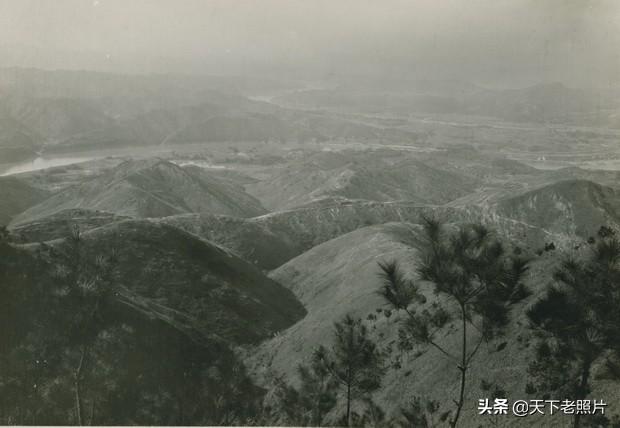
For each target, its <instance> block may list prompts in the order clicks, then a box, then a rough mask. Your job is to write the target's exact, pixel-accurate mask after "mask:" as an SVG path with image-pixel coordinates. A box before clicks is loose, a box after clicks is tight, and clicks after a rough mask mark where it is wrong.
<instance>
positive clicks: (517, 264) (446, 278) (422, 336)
mask: <svg viewBox="0 0 620 428" xmlns="http://www.w3.org/2000/svg"><path fill="white" fill-rule="evenodd" d="M422 220H423V221H422V224H423V226H424V239H423V240H422V242H421V245H420V248H419V250H420V252H421V263H420V265H419V268H418V270H417V271H418V274H419V277H420V279H422V280H426V281H430V282H432V284H433V285H434V291H435V293H436V294H438V295H441V296H443V297H444V299H443V301H442V303H440V302H439V301H437V302H434V303H432V304H431V305H428V307H425V308H423V309H422V310H420V311H415V310H414V309H413V308H412V305H413V304H414V303H417V304H419V305H424V304H425V303H426V297H425V296H424V295H423V294H422V293H421V292H420V290H419V287H418V285H417V283H416V282H415V281H413V280H410V279H407V278H406V277H405V275H404V274H403V273H402V270H401V268H400V266H399V265H398V264H397V263H396V262H393V261H392V262H385V263H379V266H380V268H381V271H380V277H381V279H382V283H383V284H382V287H381V289H380V294H381V295H382V296H383V297H384V299H385V300H386V302H387V303H388V304H389V305H390V306H391V307H392V308H393V309H395V310H399V311H402V312H404V313H405V314H406V318H405V320H404V322H403V324H402V325H401V328H400V330H399V338H400V345H401V348H404V349H411V348H412V347H413V346H414V345H416V344H427V345H430V346H432V347H434V348H435V349H437V350H438V351H439V352H440V353H441V354H442V355H443V356H444V357H446V358H449V359H450V360H452V361H454V362H455V363H456V367H457V369H458V372H459V374H460V376H459V377H460V387H459V395H458V398H457V399H456V400H454V401H455V404H456V409H455V412H454V414H453V416H452V418H451V420H450V426H451V427H455V426H456V425H457V422H458V420H459V417H460V414H461V410H462V408H463V405H464V402H465V401H464V400H465V390H466V385H467V372H468V369H469V367H470V365H471V362H472V360H473V359H474V357H475V356H476V354H477V352H478V351H479V349H480V346H481V345H482V344H483V342H485V341H488V340H490V339H491V338H492V337H493V336H494V335H496V334H498V333H500V332H501V329H502V327H503V326H505V325H506V323H507V322H508V312H509V308H510V305H511V304H513V303H515V302H517V301H519V300H520V299H522V298H524V297H525V296H526V295H527V291H526V289H525V287H524V286H523V284H522V283H521V279H522V277H523V275H524V273H525V272H526V271H527V262H526V260H524V259H522V258H520V257H518V256H516V255H511V254H509V253H508V251H507V250H506V248H505V247H504V245H503V244H502V242H501V241H500V240H498V239H497V238H495V237H494V236H493V234H492V233H491V231H489V230H488V229H487V228H486V227H484V226H483V225H481V224H472V225H462V226H460V227H459V228H456V229H455V230H448V229H447V227H445V226H444V225H443V224H442V223H441V222H439V221H437V220H435V219H431V218H423V219H422ZM453 318H456V320H457V322H458V325H459V327H460V330H461V331H460V332H461V341H460V347H459V349H458V350H452V349H445V348H444V346H442V345H441V343H439V342H438V340H437V337H436V335H437V332H438V331H439V330H440V329H441V328H442V327H444V326H445V325H446V324H447V323H449V322H450V321H451V320H453ZM469 327H473V330H474V331H476V332H478V335H479V337H478V339H477V341H476V343H475V344H474V345H473V346H472V344H470V343H469V336H470V335H469Z"/></svg>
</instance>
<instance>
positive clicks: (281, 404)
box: [274, 353, 338, 427]
mask: <svg viewBox="0 0 620 428" xmlns="http://www.w3.org/2000/svg"><path fill="white" fill-rule="evenodd" d="M297 372H298V374H299V378H300V381H301V385H300V387H299V389H296V388H294V387H292V386H290V385H289V384H287V383H286V381H285V380H284V379H283V378H282V377H280V376H276V377H275V378H274V383H275V389H274V390H275V395H276V398H277V401H276V402H277V407H278V410H279V413H280V415H279V417H280V418H281V419H284V422H286V423H288V424H290V425H295V426H316V427H318V426H321V425H322V423H323V419H324V418H325V415H326V414H327V413H329V412H330V411H331V410H332V409H333V408H334V407H335V406H336V401H337V397H336V392H337V387H338V386H337V384H336V382H335V379H334V378H333V377H332V375H331V373H330V372H329V371H328V370H327V369H326V367H325V365H324V364H323V362H322V360H320V359H319V356H318V355H317V354H316V353H315V354H313V358H312V360H311V362H310V364H309V365H303V364H300V365H299V366H298V368H297Z"/></svg>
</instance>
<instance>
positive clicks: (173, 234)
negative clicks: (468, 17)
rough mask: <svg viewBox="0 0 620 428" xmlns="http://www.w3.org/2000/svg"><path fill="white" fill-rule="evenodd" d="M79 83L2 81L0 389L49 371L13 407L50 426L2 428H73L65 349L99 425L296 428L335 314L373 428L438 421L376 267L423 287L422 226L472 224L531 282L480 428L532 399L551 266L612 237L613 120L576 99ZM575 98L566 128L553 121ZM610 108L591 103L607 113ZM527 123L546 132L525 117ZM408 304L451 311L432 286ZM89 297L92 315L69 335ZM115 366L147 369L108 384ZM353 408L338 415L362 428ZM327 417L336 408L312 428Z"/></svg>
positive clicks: (617, 152)
mask: <svg viewBox="0 0 620 428" xmlns="http://www.w3.org/2000/svg"><path fill="white" fill-rule="evenodd" d="M74 73H77V72H62V71H57V72H49V73H47V72H44V71H33V70H30V71H27V72H26V71H24V72H23V73H21V72H17V71H15V70H0V89H2V92H0V94H2V95H1V96H0V100H2V101H3V108H2V109H0V165H1V167H0V173H1V174H2V176H1V177H0V225H3V226H5V228H4V229H3V234H2V237H1V241H0V250H1V251H2V252H3V256H2V257H3V259H2V260H3V262H2V263H3V264H2V275H3V276H2V278H3V281H4V282H3V287H5V288H3V290H2V293H5V294H3V296H6V298H7V299H9V300H10V301H11V302H13V303H10V304H9V303H7V304H6V305H7V308H6V309H7V311H5V312H6V314H4V315H3V317H5V318H6V319H4V321H5V322H6V323H7V324H9V325H15V326H20V327H19V329H16V331H17V330H19V331H20V332H21V333H20V334H21V336H14V335H7V337H4V336H3V337H2V345H3V348H2V349H5V350H7V351H3V352H2V353H1V354H2V355H0V358H2V362H3V363H6V364H7V367H8V366H9V365H10V366H11V367H13V369H11V370H12V372H11V376H13V378H11V379H12V380H11V382H12V383H3V382H4V381H0V390H2V391H5V388H7V389H6V391H9V389H10V388H13V386H10V385H17V386H14V388H17V389H15V390H16V391H17V390H19V391H21V390H20V389H19V388H23V387H24V385H23V384H22V383H20V382H21V381H22V379H24V378H27V379H29V378H30V377H31V376H35V374H33V373H34V372H35V371H36V370H35V369H34V368H33V367H31V366H29V365H28V364H25V365H20V364H19V361H20V360H19V356H20V355H24V354H27V355H29V357H28V358H31V359H32V358H35V357H36V356H37V355H38V356H41V358H44V357H45V358H48V359H49V366H46V369H45V370H43V371H42V372H40V373H39V372H37V373H36V376H38V377H37V379H40V385H41V386H40V390H37V391H35V392H34V393H32V395H28V394H26V393H22V392H19V394H22V395H20V397H21V398H20V399H21V400H22V401H21V402H20V403H22V404H23V403H30V401H28V400H43V401H44V405H43V406H42V409H43V410H41V412H40V413H37V414H35V413H29V414H28V418H30V419H19V417H20V416H19V412H21V411H22V410H21V408H19V409H18V407H15V406H13V407H11V406H12V404H11V403H9V402H7V403H4V402H3V403H2V406H4V407H3V409H5V410H3V411H5V412H6V414H10V417H11V418H13V419H10V420H9V419H6V420H3V421H5V422H6V421H8V422H7V423H9V424H10V422H13V421H18V422H20V423H27V424H32V423H39V424H45V423H48V422H54V423H56V422H58V423H62V424H75V423H76V420H75V419H74V418H75V416H73V413H72V410H71V409H72V403H71V398H70V395H69V392H70V391H71V386H70V383H71V378H72V377H71V376H73V375H72V374H71V367H73V365H75V363H76V361H79V357H78V355H79V350H80V349H82V351H81V352H85V351H84V350H85V349H88V352H89V353H90V355H91V359H92V360H91V361H92V363H91V365H90V366H89V368H88V369H87V370H88V376H90V379H92V385H93V386H92V387H90V389H88V392H87V393H86V396H85V398H84V400H85V403H91V404H92V406H93V407H96V408H97V410H96V412H95V416H91V418H92V420H91V421H94V422H96V423H97V424H109V423H111V424H116V423H120V424H129V425H131V424H145V425H147V424H173V425H196V424H212V425H220V424H222V425H235V424H237V425H241V424H252V425H261V424H268V425H287V424H291V421H290V420H289V419H286V412H285V411H284V410H282V409H281V406H282V402H281V400H278V398H277V394H278V393H280V390H279V389H278V387H277V385H276V383H277V382H276V380H277V379H284V381H285V383H286V384H290V385H292V387H294V388H295V387H297V388H299V387H300V385H301V380H300V378H299V373H298V366H299V365H300V364H306V365H307V364H310V362H311V358H312V354H313V351H314V350H315V349H317V348H318V347H319V346H321V345H325V346H327V345H328V344H329V341H330V337H331V335H332V332H333V328H334V323H337V322H338V321H339V320H341V319H343V317H345V315H347V314H348V315H352V316H354V317H356V318H360V319H361V320H362V321H361V322H363V324H364V325H365V326H366V328H367V329H368V331H369V337H370V338H371V339H372V340H373V342H374V343H376V346H377V348H378V349H380V350H381V353H382V355H383V357H384V363H385V367H384V374H383V379H382V383H381V387H380V388H379V389H378V390H377V391H375V392H374V394H373V395H372V400H374V401H373V402H374V403H376V404H377V405H378V406H380V407H381V409H383V411H384V412H385V415H387V416H386V417H387V418H398V417H400V416H399V414H400V413H399V412H401V410H402V408H403V407H405V406H407V405H408V404H410V403H411V400H412V399H413V398H414V397H424V398H425V399H428V400H437V401H438V402H439V403H440V404H439V405H438V409H436V412H435V413H436V415H435V416H436V417H440V416H441V415H448V414H450V411H451V408H452V403H451V401H450V400H449V399H448V398H449V397H451V395H450V394H454V391H456V388H457V387H458V382H457V378H456V377H455V367H454V364H453V362H451V361H449V360H440V359H439V354H438V351H437V349H435V348H433V347H429V346H424V345H421V346H416V347H415V348H414V349H411V350H407V351H403V350H402V349H400V348H398V342H399V340H400V339H399V333H398V330H399V326H400V325H401V323H402V322H404V321H405V319H406V316H405V315H403V314H402V313H396V312H395V311H390V310H388V308H387V305H386V302H385V301H384V299H382V297H381V296H380V295H379V293H378V290H379V288H380V286H381V281H380V280H379V277H378V274H379V267H378V266H379V265H378V263H379V262H386V261H388V260H393V261H397V262H399V263H400V264H401V265H402V266H403V269H404V274H405V275H406V277H407V278H417V275H418V273H419V269H418V268H419V267H420V265H421V264H422V263H423V262H424V259H425V258H424V256H423V255H422V253H421V250H420V248H421V243H423V242H424V234H423V231H424V224H425V219H428V218H436V219H439V220H441V221H442V222H443V223H445V224H447V225H448V227H449V228H458V227H462V226H463V225H470V224H480V225H484V226H485V227H487V228H488V229H489V230H490V231H491V232H490V234H491V235H492V236H494V237H497V238H498V239H500V240H501V241H502V242H503V243H504V245H505V246H506V249H505V251H506V252H507V253H510V254H518V255H520V256H523V257H524V258H527V260H528V263H529V264H528V266H529V269H528V270H527V272H526V273H525V276H524V278H523V284H524V286H525V287H526V288H527V289H528V290H529V294H528V295H527V296H526V297H523V299H522V300H520V301H518V302H517V303H516V304H515V305H514V307H512V308H511V311H510V313H509V315H508V318H507V321H506V325H505V330H504V332H503V335H499V336H495V337H493V338H490V339H489V340H488V341H485V342H484V343H483V345H481V348H480V349H481V351H480V354H479V359H477V360H476V362H475V364H474V363H472V365H471V367H470V372H469V376H470V383H469V384H468V385H469V386H468V390H467V392H466V395H465V397H466V399H467V400H468V401H466V406H465V407H464V408H463V415H462V416H461V418H462V419H461V422H460V424H459V426H462V427H472V428H474V427H478V426H480V418H479V417H478V415H477V414H476V409H475V403H476V402H477V399H478V398H479V397H481V396H482V395H483V394H485V393H486V392H485V391H484V390H483V389H482V387H481V386H480V385H484V382H490V381H493V382H495V383H497V384H501V385H502V388H503V389H504V392H505V395H506V397H509V398H513V399H517V398H522V397H523V396H525V394H526V393H525V391H526V390H527V388H528V384H529V378H528V376H525V375H524V373H525V372H526V371H527V370H528V364H529V362H530V361H531V358H532V353H533V352H534V351H533V350H534V346H531V347H530V344H531V343H534V341H535V340H536V337H535V333H534V332H533V331H532V330H531V329H530V328H529V327H528V319H527V317H526V312H527V308H529V307H531V306H532V305H534V304H535V303H536V302H537V301H538V300H539V299H540V298H541V297H542V296H544V295H545V292H546V289H547V287H548V286H550V285H552V284H554V281H555V279H554V276H553V271H554V269H556V268H557V267H558V266H559V265H560V263H561V260H563V258H564V257H566V256H571V257H576V258H578V259H582V258H584V257H585V255H584V254H587V252H588V250H589V249H590V248H592V245H594V243H595V242H599V241H601V239H602V238H601V233H602V232H601V230H602V231H607V232H606V233H608V234H609V235H614V234H620V168H619V167H618V162H619V161H618V159H620V130H619V129H618V126H617V124H615V122H613V117H615V116H613V115H611V114H610V115H608V116H604V115H603V116H602V113H601V115H599V116H596V115H595V117H591V116H590V115H589V114H590V113H592V114H593V115H594V114H595V113H596V110H592V111H591V110H589V109H590V108H591V101H588V100H590V99H591V97H593V96H594V95H593V94H592V93H588V94H585V95H584V94H581V93H579V94H576V93H575V91H574V90H572V89H569V88H566V87H563V86H557V85H550V86H548V87H537V88H535V89H532V88H524V89H523V90H519V91H516V90H515V91H514V93H510V94H509V93H507V92H505V91H491V90H484V89H482V88H479V87H476V86H469V85H465V86H463V85H458V88H459V89H458V91H457V92H458V93H459V94H461V95H459V97H461V96H462V97H464V98H463V99H458V97H457V98H455V99H452V98H450V97H451V95H449V94H448V95H446V94H443V93H442V92H443V91H445V90H446V88H447V87H449V85H448V84H447V83H446V84H441V83H437V86H436V87H434V89H433V87H429V88H427V89H426V91H427V92H433V91H434V93H433V94H428V93H427V94H426V95H424V96H422V95H423V94H422V95H421V94H420V93H418V92H419V91H421V89H420V88H418V89H416V90H415V91H414V90H413V89H411V88H410V89H411V91H412V92H407V91H405V92H403V93H402V94H401V95H400V96H396V95H395V94H393V93H390V94H388V95H386V96H385V97H383V98H382V97H379V94H378V93H377V92H373V93H369V92H364V91H361V90H359V88H348V87H346V86H342V87H338V88H336V89H332V87H331V86H329V85H327V84H326V85H325V86H323V87H319V88H315V89H304V90H294V89H291V88H286V87H276V88H275V89H274V88H272V92H271V93H269V94H267V93H266V92H265V91H262V93H263V95H262V96H256V95H255V92H256V90H247V91H246V92H245V93H244V91H243V90H230V89H229V88H228V86H227V85H226V84H222V82H219V81H218V80H217V79H211V80H209V79H207V78H205V79H198V78H189V77H177V78H176V80H175V79H174V78H173V77H171V76H159V77H155V76H151V77H150V78H144V79H139V78H138V77H136V76H121V75H105V74H90V73H88V72H84V74H83V75H81V77H80V85H73V84H72V79H73V78H74V77H75V75H74ZM20 79H21V80H22V83H21V84H20V83H19V81H20ZM33 81H36V82H37V84H36V85H34V84H33V83H32V82H33ZM137 82H139V84H138V83H137ZM246 84H248V85H250V83H248V82H246ZM24 85H26V86H27V87H29V88H30V90H29V91H27V93H24V92H23V87H24ZM299 85H301V86H299V87H305V88H307V87H308V86H307V84H306V85H305V86H304V83H303V82H299ZM276 86H277V85H276ZM283 86H285V85H283ZM250 87H251V85H250ZM455 90H456V89H455ZM416 91H417V92H416ZM459 91H460V92H459ZM540 91H542V92H544V94H546V95H545V96H543V97H542V98H541V95H540ZM58 92H62V94H64V95H62V96H61V94H59V93H58ZM252 93H254V95H252ZM596 94H598V92H597V93H595V95H596ZM509 95H511V96H509ZM615 96H616V97H617V95H615ZM440 97H448V98H450V99H448V98H446V99H443V98H441V99H440ZM579 97H583V99H585V100H586V101H584V104H583V105H580V110H579V111H580V112H581V114H579V115H577V116H576V117H575V115H572V113H571V111H565V108H569V107H570V108H573V107H574V105H573V104H571V103H570V102H569V101H570V100H573V99H577V98H579ZM579 99H581V98H579ZM515 100H516V101H515ZM566 100H569V101H566ZM457 101H458V103H457ZM562 101H566V102H567V103H568V107H566V105H565V104H563V103H562ZM617 101H618V98H613V97H606V98H605V102H606V103H608V104H609V106H611V107H610V108H612V107H613V108H618V106H620V104H617ZM455 103H456V104H455ZM495 105H499V106H500V108H498V109H497V111H495V110H493V108H492V106H495ZM541 106H542V107H545V108H546V109H547V110H545V111H546V113H545V114H544V115H542V116H539V115H537V114H534V113H532V111H539V109H540V108H542V107H541ZM537 109H538V110H537ZM616 236H617V235H616ZM502 251H504V250H502ZM108 259H109V260H108ZM27 266H31V268H27ZM108 270H109V271H108ZM416 281H417V279H416ZM421 292H422V294H423V295H424V296H425V299H427V301H428V302H439V303H442V304H443V303H445V301H444V300H442V299H443V298H442V297H438V296H437V295H436V294H434V292H433V288H432V286H431V284H430V283H429V282H428V281H422V285H421ZM9 300H7V301H9ZM93 301H94V302H97V303H96V307H97V308H99V305H102V306H101V308H102V309H101V313H97V316H94V315H92V314H91V315H88V314H86V315H80V316H81V317H85V318H80V319H78V320H77V321H76V320H75V319H73V318H71V317H70V316H69V315H70V314H71V313H74V312H75V313H77V314H81V312H80V311H79V310H78V309H77V308H79V307H86V308H89V307H90V306H88V305H89V304H90V303H89V302H93ZM428 305H430V303H429V304H428ZM428 305H427V306H428ZM46 307H49V308H52V309H50V311H47V312H46V311H45V310H43V311H41V308H46ZM31 308H37V309H36V310H37V311H39V312H37V315H36V316H35V317H34V318H33V319H32V320H30V319H29V315H28V312H29V311H31ZM98 310H99V309H97V311H98ZM420 310H421V309H420ZM93 313H95V312H93ZM90 316H92V319H91V318H89V317H90ZM76 322H77V323H78V324H79V323H82V324H84V325H88V326H89V328H92V331H93V333H92V335H91V336H89V339H88V341H87V342H83V340H86V339H80V338H79V337H81V336H79V337H78V338H73V336H72V338H70V339H67V338H65V337H64V336H63V335H62V334H61V333H59V332H63V331H65V330H66V331H70V330H71V328H73V327H71V326H72V325H74V323H76ZM459 328H460V327H459V326H458V325H457V324H455V322H449V323H447V324H446V325H443V326H441V327H440V328H438V330H437V332H436V334H437V335H438V337H440V339H439V342H440V344H441V346H443V347H445V348H446V349H449V350H454V349H457V348H458V345H459V340H460V339H459ZM22 330H23V331H22ZM22 333H23V334H22ZM469 334H470V336H471V337H468V338H469V339H470V340H472V341H473V340H474V339H476V338H477V333H475V332H472V331H470V333H469ZM160 336H161V337H160ZM138 337H139V338H138ZM48 342H49V343H48ZM481 343H482V342H481ZM86 344H87V345H86ZM55 349H62V351H58V352H60V353H58V352H56V351H54V350H55ZM62 355H64V357H61V356H62ZM37 358H38V357H37ZM76 359H77V360H76ZM167 360H169V361H172V362H173V365H174V366H173V367H172V369H170V370H168V369H165V368H164V366H165V365H166V364H167V362H166V361H167ZM593 364H594V369H593V371H594V373H595V378H596V380H595V381H594V382H593V388H592V394H593V395H596V396H597V397H604V398H605V399H606V400H607V401H608V402H610V403H614V402H617V399H618V398H620V397H619V396H618V395H619V393H618V391H619V389H618V385H619V384H618V381H617V380H615V379H613V377H612V376H611V375H610V374H609V373H608V371H606V365H605V364H606V363H605V362H604V361H602V360H600V361H596V362H595V363H593ZM610 364H611V363H610ZM129 365H131V367H143V368H144V370H142V369H140V370H138V369H132V370H129V369H127V370H119V371H118V372H114V370H112V367H114V366H116V367H123V368H125V367H129ZM147 369H148V370H150V374H149V373H147ZM187 373H193V375H192V376H194V378H192V380H191V381H189V380H187V379H189V378H188V377H187V376H190V375H188V374H187ZM104 376H108V377H109V379H110V380H109V382H108V383H102V384H101V386H97V387H95V386H94V385H95V384H96V382H95V380H97V379H100V378H102V377H104ZM184 379H185V380H187V382H186V383H184V382H185V380H184ZM158 382H161V386H158ZM221 384H227V385H229V386H230V388H228V389H227V388H222V389H221V390H218V385H221ZM280 387H281V385H280ZM97 388H99V389H97ZM11 391H13V390H11ZM55 391H56V392H55ZM58 391H59V392H58ZM446 391H448V393H449V394H448V393H446ZM53 393H58V394H61V395H60V397H61V399H59V400H60V402H54V401H50V399H49V397H50V396H52V395H53ZM63 394H64V395H63ZM250 396H252V397H253V398H249V397H250ZM101 397H108V398H105V399H102V398H101ZM130 397H137V398H135V400H137V401H136V402H138V403H139V406H137V407H136V406H134V407H132V406H131V405H130V404H128V403H129V402H131V401H128V400H129V398H130ZM213 397H216V398H215V399H214V398H213ZM99 400H103V401H102V402H101V403H100V404H98V402H99ZM200 400H204V401H205V402H208V403H210V404H208V405H205V409H207V410H204V409H202V408H201V404H200V403H201V401H200ZM218 400H219V401H218ZM338 400H342V397H341V396H338ZM124 401H125V402H126V403H124V404H123V402H124ZM240 401H241V402H242V403H244V405H239V404H238V403H239V402H240ZM364 403H366V402H365V401H363V400H361V399H360V400H357V401H356V402H355V403H354V405H353V411H354V412H357V414H358V415H362V414H363V413H364V412H365V411H366V410H365V407H364V406H365V405H366V404H364ZM184 405H187V406H188V407H187V408H185V407H183V406H184ZM218 406H221V407H218ZM227 406H228V407H227ZM119 408H122V409H123V412H120V413H118V414H117V413H115V410H116V409H119ZM188 408H189V409H191V410H188ZM267 408H269V409H270V411H271V413H270V414H267V413H268V412H267V410H265V409H267ZM201 409H202V410H201ZM223 409H228V410H226V411H224V410H223ZM610 412H611V414H612V415H615V414H618V409H610ZM166 415H168V416H166ZM341 416H342V415H341V414H340V413H339V410H338V407H337V406H335V407H333V408H332V409H331V410H329V411H328V412H326V414H325V415H324V424H326V425H335V424H337V421H338V420H339V418H340V417H341ZM446 417H447V416H446ZM261 418H262V419H261ZM394 420H396V419H391V421H392V422H390V423H387V422H386V424H387V425H381V426H393V425H392V423H394ZM537 421H538V420H537ZM564 422H565V421H562V420H561V418H551V419H545V424H546V425H545V426H549V427H555V426H557V427H561V426H565V425H563V423H564ZM366 426H371V424H367V425H366ZM372 426H374V425H372ZM377 426H379V425H377ZM438 426H439V425H438ZM441 426H443V425H441ZM503 426H511V427H512V426H514V427H518V426H521V425H519V420H518V419H511V420H509V421H508V422H507V424H506V425H503Z"/></svg>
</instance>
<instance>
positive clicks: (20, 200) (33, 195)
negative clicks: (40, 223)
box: [0, 176, 50, 225]
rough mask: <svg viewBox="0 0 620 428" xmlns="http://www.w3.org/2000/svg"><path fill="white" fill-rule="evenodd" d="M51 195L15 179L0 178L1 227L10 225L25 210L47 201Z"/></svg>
mask: <svg viewBox="0 0 620 428" xmlns="http://www.w3.org/2000/svg"><path fill="white" fill-rule="evenodd" d="M49 195H50V193H49V192H47V191H45V190H41V189H38V188H36V187H33V186H31V185H29V184H28V183H26V182H25V181H23V180H20V179H18V178H15V177H10V176H8V177H0V225H8V224H9V223H10V222H11V220H13V218H14V217H15V216H16V215H18V214H19V213H21V212H23V211H24V210H26V209H28V208H30V207H32V206H33V205H36V204H38V203H39V202H41V201H43V200H45V199H46V198H47V197H48V196H49Z"/></svg>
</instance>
